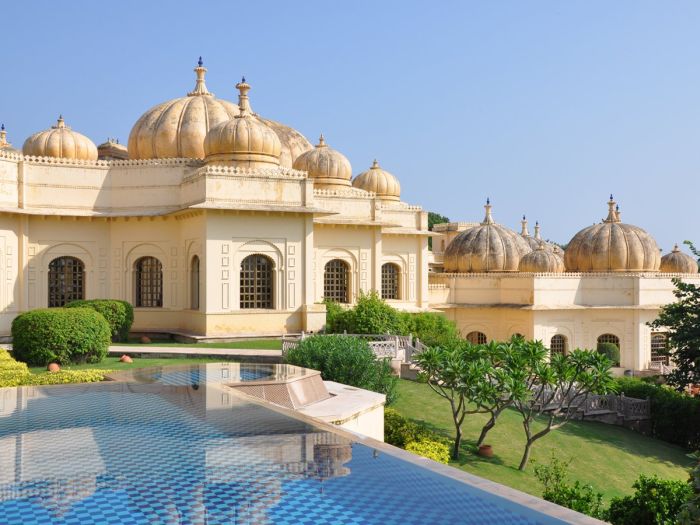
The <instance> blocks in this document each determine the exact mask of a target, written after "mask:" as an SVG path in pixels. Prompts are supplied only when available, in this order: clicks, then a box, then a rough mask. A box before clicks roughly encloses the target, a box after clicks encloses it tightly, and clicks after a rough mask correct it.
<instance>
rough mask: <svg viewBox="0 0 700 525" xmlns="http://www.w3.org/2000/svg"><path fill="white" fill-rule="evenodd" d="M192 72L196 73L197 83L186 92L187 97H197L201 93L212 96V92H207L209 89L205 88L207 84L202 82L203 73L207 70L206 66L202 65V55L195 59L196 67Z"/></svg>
mask: <svg viewBox="0 0 700 525" xmlns="http://www.w3.org/2000/svg"><path fill="white" fill-rule="evenodd" d="M194 72H195V73H196V74H197V83H196V84H195V86H194V89H193V90H192V91H190V92H189V93H187V96H188V97H197V96H201V95H211V96H213V95H214V93H209V90H208V89H207V85H206V84H205V82H204V75H205V74H206V72H207V68H206V67H204V61H203V60H202V57H199V60H198V61H197V67H196V68H194Z"/></svg>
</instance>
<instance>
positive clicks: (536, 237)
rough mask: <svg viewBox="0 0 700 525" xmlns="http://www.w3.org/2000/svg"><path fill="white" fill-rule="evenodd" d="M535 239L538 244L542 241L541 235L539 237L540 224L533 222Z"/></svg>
mask: <svg viewBox="0 0 700 525" xmlns="http://www.w3.org/2000/svg"><path fill="white" fill-rule="evenodd" d="M535 239H537V240H538V241H540V242H543V241H542V235H540V222H539V221H535Z"/></svg>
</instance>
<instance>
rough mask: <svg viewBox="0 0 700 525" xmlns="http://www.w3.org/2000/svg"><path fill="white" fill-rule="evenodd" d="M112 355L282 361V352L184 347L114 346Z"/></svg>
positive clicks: (111, 351) (110, 350) (110, 349)
mask: <svg viewBox="0 0 700 525" xmlns="http://www.w3.org/2000/svg"><path fill="white" fill-rule="evenodd" d="M109 353H110V355H122V354H129V355H139V356H141V357H216V356H221V357H226V358H228V359H239V360H248V361H258V362H259V361H265V362H270V363H279V362H281V360H282V350H261V349H248V348H207V347H197V346H191V347H183V346H158V345H157V344H153V345H142V346H141V345H139V346H137V345H128V346H121V345H112V346H110V347H109Z"/></svg>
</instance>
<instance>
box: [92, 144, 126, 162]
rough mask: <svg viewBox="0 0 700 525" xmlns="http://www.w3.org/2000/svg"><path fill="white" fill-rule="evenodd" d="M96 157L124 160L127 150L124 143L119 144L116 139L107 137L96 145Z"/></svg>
mask: <svg viewBox="0 0 700 525" xmlns="http://www.w3.org/2000/svg"><path fill="white" fill-rule="evenodd" d="M97 158H98V159H100V160H126V159H128V158H129V152H128V150H127V149H126V146H125V145H124V144H119V141H118V140H116V139H107V142H103V143H102V144H100V145H99V146H97Z"/></svg>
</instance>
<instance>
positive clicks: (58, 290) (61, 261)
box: [48, 255, 85, 308]
mask: <svg viewBox="0 0 700 525" xmlns="http://www.w3.org/2000/svg"><path fill="white" fill-rule="evenodd" d="M48 290H49V294H48V306H49V308H53V307H59V306H65V305H66V304H68V303H70V302H71V301H76V300H79V299H85V264H84V263H83V261H82V260H80V259H78V258H77V257H72V256H70V255H63V256H60V257H56V258H55V259H53V260H52V261H51V262H50V263H49V273H48Z"/></svg>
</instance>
